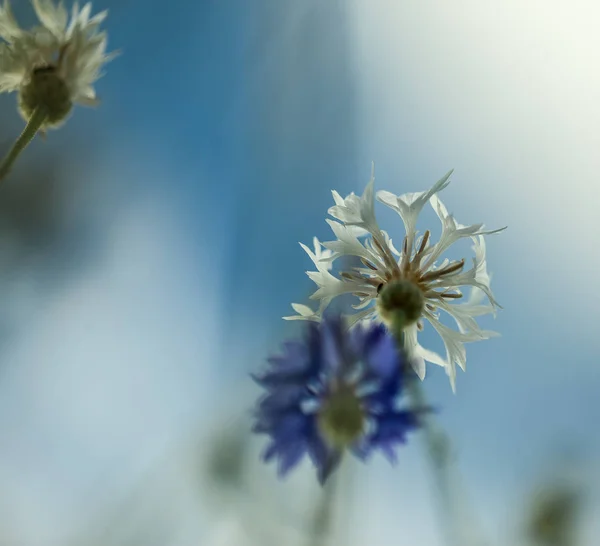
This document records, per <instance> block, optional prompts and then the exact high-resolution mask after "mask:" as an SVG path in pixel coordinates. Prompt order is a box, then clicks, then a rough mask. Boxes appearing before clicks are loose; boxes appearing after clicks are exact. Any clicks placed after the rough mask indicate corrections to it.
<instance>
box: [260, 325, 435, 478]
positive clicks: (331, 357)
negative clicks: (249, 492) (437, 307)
mask: <svg viewBox="0 0 600 546" xmlns="http://www.w3.org/2000/svg"><path fill="white" fill-rule="evenodd" d="M347 328H348V325H347V324H346V322H345V320H344V319H342V318H341V317H335V316H326V317H325V318H324V319H323V322H320V323H319V324H315V323H313V322H311V323H309V324H308V326H307V327H306V330H305V333H304V339H303V340H301V341H287V342H286V343H284V346H283V354H282V355H281V356H273V357H271V358H270V359H269V363H270V366H269V368H268V370H267V371H265V372H264V373H262V374H259V375H256V376H255V380H256V382H257V383H258V384H259V385H261V386H262V387H264V388H265V389H266V391H267V394H265V395H264V396H263V397H262V398H261V399H260V400H259V402H258V404H257V408H256V423H255V425H254V432H258V433H264V434H267V435H268V436H270V443H269V445H268V446H267V448H266V450H265V452H264V460H265V461H266V462H268V461H270V460H272V459H275V460H276V461H277V463H278V474H279V475H280V476H285V475H286V474H287V473H288V472H289V471H290V470H291V469H292V468H293V467H294V466H296V465H297V464H298V463H299V462H300V460H301V459H302V458H303V457H304V456H305V455H308V456H309V457H310V459H311V460H312V462H313V464H314V465H315V467H316V469H317V477H318V480H319V482H320V483H321V484H323V483H325V481H326V480H327V479H328V478H329V476H330V475H331V474H332V473H333V472H334V471H335V470H336V469H337V467H338V466H339V464H340V462H341V460H342V456H343V455H344V453H345V451H346V450H347V449H348V450H350V451H351V452H352V453H353V454H354V455H356V456H358V457H360V458H362V459H367V458H368V457H369V456H370V455H371V454H372V453H373V451H376V450H381V451H382V452H383V454H384V455H385V456H386V457H387V458H388V459H389V460H390V461H391V462H396V460H397V457H396V453H395V448H396V447H397V445H398V444H403V443H405V442H406V436H407V434H408V432H410V431H413V430H416V429H417V428H419V424H420V423H419V410H418V409H414V410H411V409H403V410H401V409H399V407H398V404H399V402H400V397H401V395H402V394H403V392H402V391H403V386H404V379H405V374H404V369H405V367H406V363H405V361H404V355H403V354H402V353H401V352H400V351H399V350H398V347H397V344H396V341H395V340H394V338H393V337H392V336H391V335H390V334H389V333H388V332H387V331H386V329H385V327H384V326H383V325H371V326H368V327H364V328H363V327H362V326H360V325H358V326H355V327H354V328H353V329H352V330H351V331H350V332H348V330H347ZM421 411H425V408H421Z"/></svg>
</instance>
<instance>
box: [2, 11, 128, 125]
mask: <svg viewBox="0 0 600 546" xmlns="http://www.w3.org/2000/svg"><path fill="white" fill-rule="evenodd" d="M32 2H33V7H34V9H35V13H36V15H37V17H38V19H39V21H40V25H38V26H36V27H34V28H32V29H30V30H24V29H22V28H21V27H20V26H19V25H18V23H17V22H16V20H15V18H14V16H13V13H12V10H11V7H10V4H9V1H8V0H4V5H3V6H0V38H2V39H3V40H4V43H0V92H12V91H18V92H19V103H20V104H19V106H20V110H21V113H22V114H23V116H24V117H25V119H26V120H28V118H29V116H30V115H31V113H32V111H33V110H34V109H35V108H36V107H37V106H39V105H40V102H42V103H43V106H44V107H46V109H47V110H48V116H47V122H46V126H57V125H59V124H60V123H61V122H62V121H64V119H65V118H66V115H67V114H68V113H69V111H70V107H71V105H72V103H79V104H82V105H85V106H94V105H96V104H97V99H96V93H95V90H94V87H93V85H94V83H95V81H96V80H97V79H98V78H100V77H101V76H102V73H101V69H102V66H103V65H104V64H105V63H107V62H108V61H109V60H111V59H112V58H113V57H114V56H115V54H116V53H111V54H106V33H105V32H99V31H98V27H99V25H100V23H102V21H103V20H104V19H105V18H106V15H107V12H106V11H103V12H101V13H98V14H97V15H95V16H93V17H90V14H91V9H92V6H91V4H90V3H88V4H86V5H85V6H83V8H81V9H79V5H78V4H77V3H75V4H74V5H73V9H72V12H71V17H70V20H69V17H68V14H67V11H66V9H65V7H64V5H63V3H62V2H60V3H59V4H58V5H55V4H54V3H53V1H52V0H32ZM65 110H66V112H65Z"/></svg>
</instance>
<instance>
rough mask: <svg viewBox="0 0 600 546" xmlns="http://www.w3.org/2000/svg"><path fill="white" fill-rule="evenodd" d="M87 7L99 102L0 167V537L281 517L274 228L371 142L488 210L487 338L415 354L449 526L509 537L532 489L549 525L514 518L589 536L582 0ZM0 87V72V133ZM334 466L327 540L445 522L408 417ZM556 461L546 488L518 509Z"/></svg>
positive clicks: (230, 528)
mask: <svg viewBox="0 0 600 546" xmlns="http://www.w3.org/2000/svg"><path fill="white" fill-rule="evenodd" d="M13 6H14V11H15V13H16V15H17V17H18V18H19V20H20V21H21V22H22V23H24V24H27V23H33V20H34V19H33V12H32V9H31V7H30V6H29V4H28V2H26V1H25V0H15V1H13ZM107 8H108V9H109V17H108V19H107V21H106V23H105V27H106V29H107V31H108V33H109V46H110V47H111V48H118V49H120V50H122V55H121V56H120V57H119V58H117V59H116V60H114V61H113V62H112V63H111V64H110V65H109V66H108V67H107V71H106V72H107V75H106V76H105V77H104V78H103V79H102V80H101V81H100V82H99V84H98V86H97V89H98V92H99V95H100V98H101V100H102V105H101V107H100V108H98V109H97V110H92V109H84V108H79V109H77V110H76V111H75V113H74V115H73V116H72V118H71V119H70V120H69V123H68V124H67V125H66V126H65V127H64V128H62V129H61V130H60V131H56V132H52V133H50V134H49V135H48V138H47V140H46V141H42V140H41V139H36V140H35V141H34V143H33V144H32V145H31V147H30V148H29V149H28V150H27V151H26V152H25V154H24V155H23V156H22V157H21V158H20V160H19V163H18V164H17V166H16V167H15V169H14V171H13V173H12V174H11V176H10V177H9V178H8V179H7V180H6V181H5V182H3V186H2V187H1V188H0V191H1V193H2V196H1V199H0V294H1V298H0V301H1V302H2V305H1V306H0V434H1V438H2V441H1V443H0V445H1V449H0V544H2V545H4V544H6V545H18V546H38V545H39V546H53V545H61V546H64V545H67V546H69V545H73V546H75V545H82V544H84V545H96V544H97V545H103V546H107V545H115V546H117V545H123V546H124V545H134V544H135V545H139V546H162V545H169V546H196V545H205V544H206V545H225V544H227V545H229V544H233V545H236V546H237V545H241V546H243V545H244V544H249V545H251V544H252V545H253V544H260V545H263V544H265V545H269V544H274V545H279V544H286V545H288V544H290V545H294V544H309V543H308V542H307V540H310V539H309V538H307V537H308V535H310V532H311V531H310V530H311V521H312V519H311V518H312V517H313V514H314V512H315V510H318V508H319V506H320V504H319V503H320V502H321V491H320V490H319V488H318V487H317V486H316V485H315V484H314V483H313V476H312V473H311V469H310V466H309V465H308V463H307V464H305V465H304V466H303V467H302V468H300V469H298V471H297V472H295V473H294V475H292V476H290V478H289V479H287V480H285V481H278V480H277V479H276V478H275V476H274V474H275V472H274V468H271V467H265V466H264V465H262V464H261V463H260V461H259V455H260V451H261V447H262V446H263V445H264V443H263V441H262V439H261V438H259V439H255V438H250V437H249V434H248V416H247V413H248V410H249V408H250V407H251V404H252V402H253V400H254V397H255V396H256V395H257V391H256V389H255V388H254V387H253V386H252V385H251V382H250V381H249V378H248V373H249V372H251V371H255V370H257V369H260V367H261V365H262V363H263V362H264V359H265V357H266V356H267V354H268V353H270V352H273V351H276V350H277V347H278V345H279V344H280V342H281V341H282V339H283V338H284V337H285V336H288V335H293V334H295V333H296V332H297V331H298V327H299V326H298V324H290V323H285V322H283V321H282V320H281V316H283V315H287V314H290V311H291V309H290V307H289V303H290V302H291V301H305V300H306V298H307V297H308V295H309V293H310V291H311V290H312V286H311V282H310V281H309V279H308V278H307V277H306V276H305V275H304V271H305V270H306V269H309V268H310V267H311V263H310V261H309V259H308V258H307V256H306V255H305V254H304V252H303V251H302V250H301V249H300V247H299V246H298V244H297V243H298V241H302V242H305V243H310V241H311V240H312V237H313V236H314V235H317V236H319V237H320V238H321V239H322V240H327V239H328V238H329V237H330V232H329V228H328V226H327V225H326V223H325V221H324V220H325V215H326V210H327V208H328V207H329V206H330V204H331V202H332V199H331V194H330V190H332V189H337V190H338V191H339V192H340V193H342V194H346V193H349V192H350V191H355V192H357V193H359V194H360V193H362V191H363V188H364V186H365V185H366V182H367V181H368V178H369V175H370V165H371V161H374V162H375V165H376V167H375V169H376V170H375V173H376V187H377V189H387V190H389V191H392V192H395V193H404V192H409V191H422V190H425V189H427V188H428V187H430V186H431V184H432V183H433V182H434V181H435V180H437V179H438V178H439V177H440V176H441V175H443V174H444V173H445V172H446V171H447V170H449V169H450V168H454V169H455V172H454V174H453V177H452V183H451V185H450V187H449V188H447V189H446V190H445V191H444V193H443V195H442V196H441V197H442V199H443V200H444V203H445V204H446V205H447V207H448V208H449V210H450V211H452V212H454V213H455V215H456V217H457V219H458V220H459V221H460V222H462V223H477V222H481V221H483V222H485V223H486V226H488V227H490V228H495V227H501V226H503V225H508V226H509V228H508V230H507V231H505V232H503V233H502V234H500V235H495V236H493V237H489V238H488V264H489V269H490V270H491V271H492V273H493V288H494V291H495V294H496V296H497V298H498V300H499V302H500V303H501V304H502V305H503V307H504V310H503V311H501V312H500V313H499V315H498V316H497V318H496V319H495V320H494V319H489V320H488V321H487V322H485V325H486V327H489V328H492V329H495V330H497V331H499V332H501V334H502V337H501V338H498V339H493V340H489V341H486V342H481V343H478V344H473V345H471V346H469V347H468V353H467V354H468V364H467V365H468V371H467V373H466V374H463V373H460V372H459V376H458V380H457V385H458V387H457V394H456V395H453V394H452V392H451V390H450V387H449V384H448V381H447V378H446V376H445V374H444V372H443V370H441V369H438V368H435V367H434V368H430V369H429V374H428V377H427V380H426V383H425V388H426V391H427V394H428V396H429V398H430V400H431V401H433V402H434V403H435V404H436V405H438V406H439V407H440V408H442V411H441V412H440V415H439V418H440V422H441V424H442V425H443V426H444V427H445V429H446V430H447V432H448V433H449V435H450V436H451V438H452V440H453V452H452V453H453V455H452V456H453V460H454V461H455V463H456V472H457V473H458V474H459V475H460V481H459V482H457V485H456V487H458V488H460V490H461V493H460V495H459V496H460V498H461V499H462V502H461V507H460V510H458V509H457V513H456V514H454V515H453V518H454V519H456V520H457V521H459V520H460V522H462V523H461V524H464V526H465V528H466V529H467V531H466V532H467V535H468V538H465V539H464V541H463V543H462V544H461V546H464V545H467V544H468V543H467V541H472V542H471V543H472V544H478V545H483V544H489V545H494V546H495V545H498V546H499V545H507V544H511V545H514V544H517V545H519V544H531V543H532V541H533V538H532V535H533V534H535V533H534V532H533V531H531V530H529V531H527V529H530V527H531V525H532V524H531V523H530V520H532V519H535V518H536V517H538V519H539V518H542V519H543V517H546V518H548V517H550V519H551V520H552V522H554V524H555V525H558V524H557V523H556V522H557V521H559V520H560V521H562V520H561V518H563V519H569V518H571V519H570V520H569V521H571V520H573V521H574V523H573V525H574V526H575V528H576V529H575V531H574V533H573V535H569V536H568V538H564V537H563V538H562V539H553V538H547V537H546V538H544V537H541V538H540V536H541V535H540V536H538V540H539V541H540V542H539V543H540V544H542V543H543V544H545V545H548V546H550V545H557V546H561V545H564V546H577V545H585V546H588V545H589V546H594V545H597V544H598V541H599V540H600V538H599V537H600V526H599V523H598V522H599V521H600V520H599V519H598V518H597V514H598V513H600V438H599V435H598V422H599V421H600V396H599V393H600V371H599V370H600V368H599V364H598V354H599V353H600V341H599V338H598V336H597V335H596V334H597V325H598V323H599V320H600V312H599V311H598V309H599V307H598V304H599V303H600V302H599V296H598V292H597V289H596V286H595V274H596V272H597V271H598V269H599V266H600V258H599V256H600V254H599V253H597V252H596V240H597V238H598V235H600V220H599V219H598V217H599V214H598V210H599V209H598V201H599V199H600V189H599V187H600V186H599V179H598V176H599V174H598V173H600V154H599V153H598V149H599V146H600V137H599V136H598V127H599V126H600V106H599V102H598V97H599V96H600V76H599V72H598V70H597V60H598V57H599V55H600V37H599V35H598V33H597V28H596V26H597V20H598V18H599V17H600V7H598V5H597V3H596V2H593V1H591V0H572V1H571V2H568V3H567V2H560V1H559V0H546V1H542V0H527V1H525V2H524V1H522V0H521V1H519V0H504V1H503V2H499V1H490V0H486V1H475V0H453V1H452V2H443V1H441V0H433V1H416V0H414V1H413V0H409V1H406V2H392V1H390V0H370V1H369V2H366V1H362V0H348V1H346V2H340V1H328V2H321V1H316V0H305V1H304V2H291V1H287V2H286V1H284V2H273V1H265V0H256V1H255V2H252V3H250V2H242V1H239V0H225V1H222V2H216V1H210V0H206V1H203V2H196V3H189V2H185V3H184V2H171V3H169V4H164V3H160V2H155V1H154V0H146V1H145V2H142V1H140V0H119V1H110V0H102V1H99V2H97V3H95V4H94V9H95V10H102V9H107ZM14 105H15V97H13V96H2V97H0V115H1V116H2V120H3V123H2V128H1V129H0V131H1V132H0V142H1V143H2V148H3V149H6V150H7V149H8V148H9V146H10V144H11V142H12V140H13V139H14V138H15V137H16V136H17V134H18V133H19V131H20V130H21V128H22V125H23V124H22V121H21V120H20V119H19V117H18V115H17V113H16V109H15V107H14ZM379 212H380V213H381V224H382V227H383V228H384V229H386V230H388V231H389V232H390V233H391V234H392V236H394V234H395V233H398V234H399V235H395V238H396V239H399V238H400V237H401V236H402V232H401V229H402V224H401V222H400V221H399V219H398V218H397V217H395V216H394V215H393V214H389V213H388V212H386V211H383V210H381V209H379ZM422 220H423V222H424V224H423V225H427V227H429V224H428V222H430V221H434V220H435V222H436V224H434V226H435V229H438V226H437V219H436V218H435V217H434V215H433V213H432V212H431V211H430V210H428V211H427V212H426V214H424V216H423V218H422ZM438 232H439V230H438ZM465 248H466V247H465ZM423 339H424V341H423V344H425V345H427V346H431V347H433V348H434V349H438V350H440V345H439V344H440V342H439V341H438V340H437V339H436V338H435V336H433V335H431V333H430V332H427V331H426V332H425V335H424V336H423ZM337 487H338V489H337V496H336V497H335V504H334V510H333V518H332V528H331V534H330V543H331V544H356V545H362V544H366V543H369V544H376V545H382V546H384V545H396V544H419V545H422V546H438V545H439V546H442V545H444V544H446V543H445V541H444V535H443V532H442V529H441V527H440V525H439V522H440V517H439V515H440V514H439V512H440V510H439V501H438V499H437V495H436V490H435V486H434V482H433V479H432V477H431V473H430V467H429V465H428V463H427V460H426V458H425V457H424V451H423V446H422V445H421V443H420V442H419V440H418V438H416V437H414V438H413V441H412V442H410V444H409V445H408V446H407V447H406V448H405V449H403V450H402V452H401V454H400V463H399V465H398V466H397V467H396V468H391V467H390V466H389V465H388V464H387V462H386V461H384V460H382V459H378V458H376V459H374V460H373V461H372V462H371V464H369V465H368V466H364V465H360V464H357V463H350V464H348V465H347V466H345V467H344V468H343V469H342V470H341V472H340V474H339V476H338V485H337ZM565 489H569V490H571V489H573V490H574V491H575V492H576V493H575V496H576V497H577V499H578V502H577V503H576V504H577V507H576V510H575V509H573V510H571V508H568V509H567V508H565V509H563V510H561V509H560V506H562V505H560V502H558V501H557V503H558V504H557V503H555V504H557V505H559V508H556V506H555V507H554V508H553V509H554V510H555V511H554V512H552V509H550V508H549V509H548V510H547V511H548V512H549V513H550V514H554V515H553V516H552V515H551V516H543V515H542V516H540V515H539V512H540V510H542V509H540V503H542V504H543V502H542V501H543V500H544V499H547V498H554V497H552V495H553V494H554V493H549V492H548V491H563V490H565ZM559 497H560V495H559ZM540 499H541V500H540ZM565 504H568V505H569V506H571V504H569V503H568V502H567V501H565ZM457 508H458V507H457ZM570 510H571V511H573V513H574V514H575V515H571V516H569V515H568V514H571V512H570ZM542 512H543V510H542ZM575 512H576V513H575ZM565 513H568V514H567V515H566V516H565ZM536 514H538V515H537V516H536ZM557 514H558V515H557ZM561 514H562V515H561ZM442 519H443V518H442ZM565 525H567V523H565ZM546 527H548V525H546ZM550 527H552V525H550ZM528 534H529V538H527V536H528ZM467 535H465V536H467ZM538 535H539V533H538ZM482 537H485V538H482ZM560 540H562V542H560ZM552 541H554V542H552Z"/></svg>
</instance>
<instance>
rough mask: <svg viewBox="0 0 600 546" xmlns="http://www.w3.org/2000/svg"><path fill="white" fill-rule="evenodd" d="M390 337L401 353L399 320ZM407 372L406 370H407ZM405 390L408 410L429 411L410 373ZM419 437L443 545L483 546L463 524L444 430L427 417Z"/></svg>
mask: <svg viewBox="0 0 600 546" xmlns="http://www.w3.org/2000/svg"><path fill="white" fill-rule="evenodd" d="M396 319H397V320H396V321H395V323H394V327H393V334H394V337H395V338H396V340H397V342H398V345H399V346H400V349H401V350H402V351H404V350H405V349H404V323H403V321H402V318H401V317H400V316H398V317H396ZM409 368H410V367H409ZM404 373H406V374H407V381H406V389H407V391H408V395H409V398H410V401H411V406H412V407H413V408H415V409H416V410H421V409H423V408H427V407H430V406H429V404H428V403H427V397H426V396H425V392H424V390H423V386H422V385H421V381H420V380H419V379H418V378H417V376H416V374H415V373H414V371H413V370H412V369H406V370H405V371H404ZM422 423H423V428H422V430H423V436H424V440H425V448H426V450H427V454H428V458H429V461H430V463H431V468H432V471H433V477H434V481H435V484H436V488H437V490H438V493H439V509H440V519H441V520H442V528H443V531H444V535H445V537H446V542H447V544H449V545H453V546H467V544H478V545H480V544H483V541H481V539H480V538H479V535H480V531H479V529H477V528H476V527H475V526H474V525H473V522H472V517H471V514H468V517H469V521H468V522H467V521H464V519H465V518H464V516H465V512H467V510H466V509H465V499H464V498H463V495H462V494H461V487H460V482H459V480H458V475H457V473H456V472H455V469H454V468H453V466H454V465H453V464H452V444H451V442H450V438H449V437H448V435H447V434H446V433H445V432H444V430H443V429H442V428H441V427H440V426H439V425H438V424H437V422H436V421H435V419H434V417H433V415H432V414H431V413H429V414H425V415H423V416H422Z"/></svg>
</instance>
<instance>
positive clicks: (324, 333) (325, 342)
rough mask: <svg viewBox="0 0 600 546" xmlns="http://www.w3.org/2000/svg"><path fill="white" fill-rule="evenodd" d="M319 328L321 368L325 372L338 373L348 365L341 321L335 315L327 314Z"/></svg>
mask: <svg viewBox="0 0 600 546" xmlns="http://www.w3.org/2000/svg"><path fill="white" fill-rule="evenodd" d="M320 326H321V351H322V357H323V368H324V369H326V370H327V371H331V372H334V373H340V372H342V371H343V370H344V368H346V367H347V365H348V364H349V363H348V360H349V358H348V357H349V355H348V354H347V352H348V351H347V349H346V347H345V343H344V325H343V323H342V319H341V318H340V317H339V316H337V315H333V314H328V315H327V316H326V317H325V318H324V319H323V321H322V322H321V325H320Z"/></svg>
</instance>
